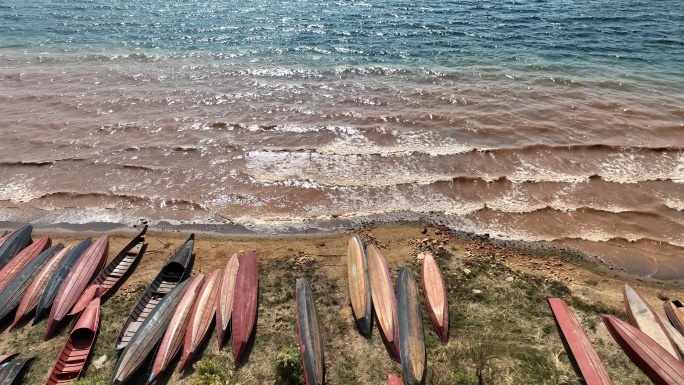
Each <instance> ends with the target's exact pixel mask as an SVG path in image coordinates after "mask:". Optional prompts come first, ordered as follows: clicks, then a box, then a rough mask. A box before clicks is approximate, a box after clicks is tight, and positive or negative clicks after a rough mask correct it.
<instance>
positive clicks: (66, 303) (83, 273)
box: [45, 235, 109, 341]
mask: <svg viewBox="0 0 684 385" xmlns="http://www.w3.org/2000/svg"><path fill="white" fill-rule="evenodd" d="M108 254H109V236H108V235H103V236H101V237H100V238H98V239H97V240H96V241H95V242H93V244H92V245H90V247H88V249H87V250H86V251H85V252H83V254H82V255H81V258H79V260H78V261H77V262H76V264H75V265H74V267H73V269H72V270H71V272H70V273H69V275H68V276H67V277H66V279H65V280H64V283H62V286H61V287H60V288H59V291H58V292H57V296H56V297H55V301H54V303H53V304H52V309H51V310H50V316H49V317H48V322H47V330H46V331H45V340H46V341H47V340H49V339H50V338H51V337H52V334H53V333H54V332H55V330H57V328H58V327H59V325H60V324H61V323H62V320H64V317H66V315H67V314H68V313H69V310H71V308H72V307H73V306H74V304H76V302H77V301H78V299H79V298H81V294H83V291H84V290H85V289H86V287H88V284H90V282H91V281H92V280H93V279H94V278H95V277H96V276H97V274H98V273H99V272H100V270H102V267H104V265H105V262H106V261H107V255H108Z"/></svg>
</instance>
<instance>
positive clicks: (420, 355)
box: [397, 267, 427, 385]
mask: <svg viewBox="0 0 684 385" xmlns="http://www.w3.org/2000/svg"><path fill="white" fill-rule="evenodd" d="M420 306H421V305H420V299H419V294H418V285H416V280H415V279H414V278H413V273H412V272H411V269H410V268H408V267H402V268H401V270H399V280H398V282H397V321H398V322H397V323H398V326H399V356H400V357H401V370H402V372H403V374H404V382H405V383H406V385H419V384H422V383H423V381H424V379H425V368H426V365H427V362H426V355H425V331H424V330H423V316H422V314H421V307H420Z"/></svg>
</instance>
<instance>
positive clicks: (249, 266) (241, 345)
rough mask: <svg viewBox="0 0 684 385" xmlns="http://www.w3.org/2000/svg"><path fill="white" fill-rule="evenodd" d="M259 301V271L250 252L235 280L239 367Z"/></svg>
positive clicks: (236, 359) (234, 323)
mask: <svg viewBox="0 0 684 385" xmlns="http://www.w3.org/2000/svg"><path fill="white" fill-rule="evenodd" d="M258 301H259V271H258V267H257V261H256V254H255V253H254V252H252V251H249V252H247V253H246V254H245V256H244V257H243V258H242V261H241V262H240V267H239V268H238V272H237V276H236V278H235V294H234V296H233V314H232V318H231V328H232V330H231V331H232V335H233V363H234V365H235V366H236V367H237V366H238V364H239V363H240V361H241V360H242V356H243V354H244V353H245V351H246V350H247V347H248V345H249V342H250V340H251V337H252V333H253V331H254V324H255V322H256V315H257V305H258Z"/></svg>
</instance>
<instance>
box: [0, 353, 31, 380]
mask: <svg viewBox="0 0 684 385" xmlns="http://www.w3.org/2000/svg"><path fill="white" fill-rule="evenodd" d="M32 359H33V357H29V358H16V359H14V360H12V361H10V362H9V363H8V364H7V365H5V367H4V368H3V369H2V372H0V385H12V384H20V383H21V382H18V381H17V380H18V379H19V377H20V375H21V372H22V371H24V369H26V368H27V367H28V365H27V364H28V363H29V362H30V361H31V360H32Z"/></svg>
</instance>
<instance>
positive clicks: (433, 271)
mask: <svg viewBox="0 0 684 385" xmlns="http://www.w3.org/2000/svg"><path fill="white" fill-rule="evenodd" d="M422 280H423V294H424V295H425V303H426V304H427V308H428V311H429V312H430V319H431V320H432V324H433V325H434V326H435V329H436V330H437V334H438V335H439V339H441V340H442V343H443V344H446V343H447V342H448V341H449V301H448V296H447V292H446V286H445V285H444V277H443V276H442V271H441V270H440V268H439V265H438V264H437V261H435V258H434V257H433V256H432V253H431V252H429V251H426V252H425V258H424V259H423V271H422Z"/></svg>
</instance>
